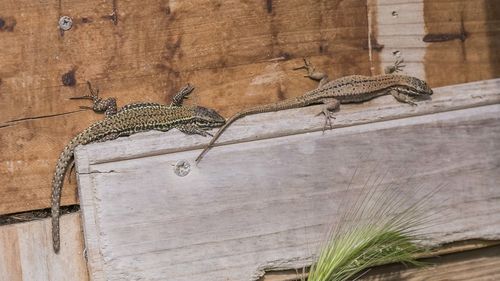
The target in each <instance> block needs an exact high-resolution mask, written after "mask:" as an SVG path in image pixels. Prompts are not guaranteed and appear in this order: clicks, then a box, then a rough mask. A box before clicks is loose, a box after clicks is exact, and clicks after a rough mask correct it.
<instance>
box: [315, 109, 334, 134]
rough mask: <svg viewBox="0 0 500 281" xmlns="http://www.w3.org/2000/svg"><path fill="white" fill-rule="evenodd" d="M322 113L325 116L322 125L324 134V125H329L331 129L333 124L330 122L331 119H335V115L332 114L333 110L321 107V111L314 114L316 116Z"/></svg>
mask: <svg viewBox="0 0 500 281" xmlns="http://www.w3.org/2000/svg"><path fill="white" fill-rule="evenodd" d="M322 114H323V115H324V116H325V124H324V125H323V135H324V134H325V131H326V127H327V126H328V127H330V130H332V129H333V124H332V120H335V119H336V118H335V116H334V115H333V112H332V111H330V110H328V109H326V108H325V109H323V111H321V112H320V113H318V114H316V116H319V115H322Z"/></svg>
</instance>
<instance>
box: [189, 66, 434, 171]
mask: <svg viewBox="0 0 500 281" xmlns="http://www.w3.org/2000/svg"><path fill="white" fill-rule="evenodd" d="M401 62H402V61H397V62H396V63H395V64H394V66H393V67H391V68H388V69H386V74H384V75H377V76H363V75H350V76H345V77H342V78H339V79H336V80H333V81H328V77H327V76H326V74H324V73H320V72H316V71H315V70H314V67H313V66H312V65H311V63H310V62H309V61H308V60H307V59H304V66H301V67H298V68H295V70H297V69H306V70H307V76H306V77H309V78H311V79H313V80H316V81H319V85H318V87H317V88H316V89H314V90H312V91H309V92H307V93H305V94H304V95H302V96H298V97H294V98H290V99H286V100H283V101H278V102H275V103H271V104H266V105H261V106H256V107H253V108H250V109H246V110H243V111H241V112H238V113H236V114H235V115H233V116H232V117H231V118H229V119H228V120H227V121H226V124H225V125H224V126H222V127H221V128H220V129H219V131H217V133H216V134H215V135H214V136H213V138H212V140H211V141H210V142H209V143H208V145H207V146H206V147H205V148H204V149H203V151H202V152H201V153H200V155H198V157H197V158H196V162H199V161H200V160H201V159H202V158H203V156H204V155H205V153H207V152H208V150H209V149H210V148H211V147H212V145H213V144H214V143H215V141H216V140H217V139H218V138H219V137H220V136H221V134H222V133H223V132H224V130H225V129H226V128H227V127H229V126H230V125H231V124H232V123H233V122H234V121H236V120H238V119H240V118H242V117H244V116H247V115H251V114H257V113H264V112H272V111H278V110H285V109H291V108H298V107H304V106H308V105H312V104H324V107H323V110H322V111H321V112H320V113H319V114H324V115H325V127H324V128H326V125H327V124H330V127H331V119H332V118H334V117H333V112H334V111H336V110H337V109H338V108H339V106H340V104H341V103H361V102H364V101H367V100H370V99H373V98H375V97H378V96H382V95H388V94H390V95H392V96H393V97H394V98H395V99H396V100H398V101H400V102H405V103H409V104H411V105H416V102H417V101H419V100H424V99H429V98H430V95H432V89H431V88H430V87H429V86H428V85H427V83H426V82H425V81H423V80H420V79H418V78H415V77H411V76H407V75H398V74H392V73H394V72H398V71H400V70H401V67H402V65H400V63H401ZM319 114H318V115H319Z"/></svg>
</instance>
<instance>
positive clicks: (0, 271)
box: [0, 213, 88, 281]
mask: <svg viewBox="0 0 500 281" xmlns="http://www.w3.org/2000/svg"><path fill="white" fill-rule="evenodd" d="M80 223H81V221H80V218H79V214H77V213H75V214H70V215H64V216H62V217H61V227H62V235H63V236H64V237H63V239H62V241H61V244H62V249H61V252H60V253H59V254H58V255H56V254H54V252H53V250H52V239H51V234H50V233H51V232H50V230H51V225H50V220H49V219H43V220H38V221H31V222H26V223H17V224H12V225H3V226H0V280H1V281H17V280H24V281H28V280H40V281H44V280H47V281H59V280H61V281H62V280H78V281H86V280H88V273H87V266H86V262H85V258H84V254H83V237H82V232H81V226H80Z"/></svg>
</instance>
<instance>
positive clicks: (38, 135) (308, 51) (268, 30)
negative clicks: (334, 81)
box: [0, 0, 370, 214]
mask: <svg viewBox="0 0 500 281" xmlns="http://www.w3.org/2000/svg"><path fill="white" fill-rule="evenodd" d="M0 6H1V11H0V20H1V21H0V22H2V26H1V27H0V50H2V51H1V52H0V62H1V63H0V64H1V67H0V96H1V101H2V102H0V143H2V145H1V146H0V197H1V198H2V200H1V202H0V214H7V213H15V212H21V211H26V210H33V209H43V208H47V207H49V204H50V200H49V198H50V181H51V177H52V173H53V169H54V166H55V162H56V159H57V156H58V155H59V153H60V151H61V150H62V148H63V147H64V145H65V144H66V143H67V142H68V141H69V139H70V138H71V137H72V136H74V135H75V134H76V133H77V132H79V131H81V130H82V129H83V128H85V127H86V126H88V125H89V124H90V122H92V121H95V120H98V119H101V118H102V116H97V115H95V114H93V113H91V112H81V111H79V109H78V106H79V105H81V104H82V101H70V100H69V97H72V96H78V95H82V94H84V93H87V90H86V86H85V81H87V80H90V81H92V82H93V83H94V85H95V86H99V87H100V88H101V94H102V95H103V96H106V97H107V96H115V97H117V98H118V102H119V104H121V105H123V104H125V103H129V102H133V101H155V102H168V101H169V98H170V96H171V95H172V94H173V93H174V92H175V91H177V90H178V88H180V87H181V86H182V85H184V84H186V83H188V82H190V83H192V84H194V85H195V86H197V90H196V91H195V92H194V94H193V96H192V98H191V101H190V102H195V103H199V104H203V105H205V106H208V107H214V108H216V109H217V110H219V111H220V112H221V113H222V114H224V115H226V116H228V115H230V114H233V113H234V112H236V111H238V110H240V109H242V108H246V107H248V106H253V105H257V104H264V103H268V102H271V101H276V100H280V99H284V98H288V97H292V96H297V95H300V94H302V93H303V92H304V91H306V90H307V89H310V88H311V87H313V85H314V83H313V82H312V81H308V80H307V79H304V78H303V77H302V75H303V73H300V72H297V71H293V70H292V69H293V67H296V66H298V65H300V64H301V63H302V62H301V58H302V57H304V56H307V57H312V59H313V61H314V62H315V63H316V64H317V66H318V67H319V68H322V69H325V70H326V71H327V72H328V73H329V75H330V76H331V77H339V76H343V75H346V74H353V73H358V74H369V73H370V70H369V66H370V64H369V62H368V55H367V51H366V46H367V44H366V38H367V35H366V34H367V21H366V2H365V0H350V1H340V0H336V1H323V2H322V3H321V4H319V5H318V3H317V2H316V1H310V0H289V1H243V0H228V1H211V0H185V1H167V0H145V1H142V2H136V1H96V0H94V1H75V0H66V1H57V0H49V1H31V0H21V1H7V0H0ZM113 13H115V14H116V15H117V17H116V21H113V17H112V16H111V15H112V14H113ZM61 15H68V16H71V17H72V18H73V21H74V26H73V28H72V29H70V30H69V31H67V32H65V33H64V36H61V34H60V31H59V30H58V28H57V21H58V19H59V17H60V16H61ZM235 18H237V19H238V21H234V19H235ZM332 61H334V62H335V65H333V66H332ZM188 102H189V101H188ZM74 190H75V185H74V183H73V184H68V183H66V188H65V189H64V191H63V196H62V204H63V205H66V204H74V203H75V202H77V200H76V196H75V192H74Z"/></svg>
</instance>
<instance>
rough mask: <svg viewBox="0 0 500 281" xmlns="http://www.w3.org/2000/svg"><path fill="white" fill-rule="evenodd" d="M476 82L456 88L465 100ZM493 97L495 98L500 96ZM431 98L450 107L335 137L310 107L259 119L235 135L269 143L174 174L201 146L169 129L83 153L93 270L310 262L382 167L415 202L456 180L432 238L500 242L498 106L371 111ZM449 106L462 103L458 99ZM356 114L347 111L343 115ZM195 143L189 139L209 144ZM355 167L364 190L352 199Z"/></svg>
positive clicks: (439, 198) (229, 151)
mask: <svg viewBox="0 0 500 281" xmlns="http://www.w3.org/2000/svg"><path fill="white" fill-rule="evenodd" d="M497 83H498V81H497V80H493V81H487V82H484V83H483V84H475V85H476V86H477V85H483V86H484V85H489V86H492V85H497ZM469 86H470V85H462V86H460V87H455V89H454V91H453V92H454V93H455V94H456V96H457V100H460V98H459V97H460V96H462V95H463V93H467V90H464V89H469ZM474 88H476V89H477V87H474ZM485 88H486V89H488V88H489V87H488V86H485ZM445 89H446V88H445ZM490 89H491V88H490ZM449 91H451V89H449ZM496 91H497V92H496V94H492V95H491V96H490V98H491V100H495V101H496V102H498V100H497V99H498V87H497V89H496ZM437 92H438V93H439V90H438V91H437ZM444 92H446V91H444ZM485 92H486V93H487V92H488V91H485ZM492 92H494V91H492ZM478 93H479V94H478V96H481V97H482V98H484V97H485V96H488V94H486V95H482V94H480V92H478ZM490 93H491V92H490ZM439 96H440V95H439V94H437V95H436V97H439ZM462 97H463V96H462ZM471 100H474V99H471ZM491 100H490V101H491ZM483 101H484V100H483ZM434 102H436V108H438V110H439V109H440V110H441V111H444V112H441V113H434V114H426V115H423V116H416V117H407V118H404V117H405V116H407V115H402V116H401V118H399V119H395V120H389V121H382V122H376V123H370V124H362V125H355V126H351V127H345V128H338V129H335V130H333V131H328V132H326V133H325V135H322V133H321V132H320V131H317V129H318V128H319V127H320V126H321V125H322V122H321V121H322V120H316V123H319V124H315V125H314V126H315V127H314V126H313V128H312V129H311V127H310V125H309V124H310V123H311V118H310V116H311V112H312V111H309V114H305V112H306V111H304V110H310V109H298V110H290V111H287V112H280V113H273V114H267V115H265V116H264V115H262V116H256V118H257V117H262V118H263V119H261V120H260V123H258V124H257V123H247V124H246V126H239V127H234V129H233V131H234V135H236V132H237V131H239V132H240V133H241V134H242V135H245V134H246V133H248V132H251V134H253V135H257V136H258V137H259V138H261V140H258V141H252V142H249V143H236V144H228V145H224V146H221V147H219V148H217V149H214V150H213V151H212V154H211V156H210V159H208V158H207V159H205V162H204V163H202V165H200V166H199V167H192V170H191V172H190V174H189V175H188V176H186V177H178V176H176V175H175V174H174V173H173V165H175V163H176V162H177V161H179V160H192V159H194V157H195V156H196V154H197V153H198V152H199V150H194V151H193V150H189V149H192V148H189V147H185V149H186V150H187V151H180V152H179V151H177V152H175V153H172V149H173V147H170V149H171V150H169V149H168V148H169V145H168V144H165V143H167V142H168V140H167V139H166V138H165V136H166V134H161V135H160V134H144V135H140V136H137V137H136V138H134V140H133V141H132V140H131V139H122V140H118V141H114V142H110V143H102V144H94V145H88V146H84V147H81V148H80V149H79V150H78V152H77V153H78V154H77V171H78V177H79V180H80V183H81V193H80V196H81V200H82V211H83V218H84V229H85V237H86V240H87V246H88V248H89V264H90V268H91V274H92V276H93V277H94V279H95V280H104V279H107V280H119V279H140V278H144V279H148V280H155V279H161V278H162V277H164V276H167V275H168V276H169V278H170V279H171V280H193V279H194V280H199V279H203V280H224V278H227V279H228V280H255V279H256V278H258V276H260V275H262V274H263V272H264V269H270V268H272V269H284V268H299V267H301V266H304V265H307V264H309V263H310V262H311V257H312V255H313V254H314V252H315V250H316V246H317V244H318V242H319V241H321V239H322V237H323V235H324V232H325V231H326V226H328V225H330V224H331V223H333V222H335V218H336V214H338V209H337V207H338V205H339V202H340V201H341V200H346V199H345V198H347V197H349V196H354V194H353V193H356V191H357V190H359V187H360V186H362V185H363V184H364V182H365V180H366V179H367V177H368V176H369V175H377V174H383V173H387V182H392V181H396V180H400V181H403V182H404V181H406V182H405V183H404V184H400V185H399V188H400V191H401V193H402V194H405V196H412V197H411V198H413V196H417V195H416V193H418V192H425V190H429V188H433V187H435V186H436V185H437V184H440V183H446V184H447V185H446V188H444V189H442V190H441V191H440V192H439V193H438V194H437V195H436V196H435V197H434V198H433V199H432V201H431V203H432V208H431V209H433V210H434V211H436V212H438V213H439V216H440V218H441V219H442V221H441V222H442V223H441V224H440V225H439V226H434V227H432V228H430V234H429V237H430V238H431V240H430V241H429V243H430V244H432V245H439V244H441V243H447V242H452V241H458V240H463V239H473V238H479V239H500V229H499V227H498V225H500V215H498V214H500V201H499V198H500V196H499V195H500V193H499V192H500V191H499V189H498V185H497V183H498V181H499V180H500V178H499V175H500V161H499V159H500V147H499V146H500V122H499V121H500V105H498V104H495V105H489V106H479V107H475V108H469V109H461V110H452V111H447V110H446V109H447V107H446V105H445V104H441V105H442V106H439V99H438V100H435V101H433V102H431V103H429V104H427V105H422V106H419V107H416V108H409V107H404V106H403V105H398V106H401V108H399V109H398V110H395V108H398V106H395V107H389V108H384V109H380V110H378V111H377V110H376V109H375V107H373V108H372V110H373V111H376V112H378V114H380V115H382V116H391V115H390V114H388V115H385V114H386V112H385V111H389V112H399V113H401V112H405V111H410V110H423V111H424V112H425V110H426V109H425V106H428V107H430V108H432V107H433V103H434ZM459 103H460V102H459ZM447 105H448V106H450V107H449V108H448V109H450V110H451V109H456V108H454V107H453V102H450V103H448V104H447ZM421 107H423V109H422V108H421ZM465 107H468V105H467V106H465ZM419 108H421V109H419ZM349 114H351V113H345V111H342V112H341V113H339V115H338V118H337V120H339V119H340V120H342V118H344V117H345V116H344V115H349ZM372 114H373V113H370V111H368V113H366V115H364V114H363V112H358V115H357V118H355V116H356V115H350V117H351V119H350V122H353V123H354V124H359V123H363V122H360V121H361V120H365V119H364V118H368V117H367V116H373V115H372ZM248 119H250V118H248ZM264 119H266V120H264ZM344 120H346V119H344ZM372 120H373V118H372ZM340 122H342V121H340ZM344 122H347V121H344ZM275 124H281V126H283V124H287V130H288V132H289V133H290V132H294V133H293V134H292V135H288V136H286V137H273V138H269V135H267V136H262V135H260V133H261V132H263V131H266V130H267V131H270V135H275V136H276V135H280V134H279V133H274V134H273V131H274V130H276V127H275ZM301 128H307V129H308V130H310V131H308V132H307V133H304V132H303V131H300V129H301ZM278 131H279V130H278ZM282 132H283V131H282ZM283 133H284V132H283ZM171 135H173V134H171ZM234 135H233V136H234ZM243 138H245V137H243ZM262 138H264V139H262ZM146 139H149V141H150V143H156V145H153V146H151V147H152V151H151V152H149V153H148V152H145V151H144V150H142V149H138V148H137V147H136V146H143V145H144V144H145V143H148V142H147V141H146ZM153 140H154V141H153ZM238 140H240V139H238ZM184 141H185V142H186V145H192V144H193V143H195V144H196V143H199V141H200V138H196V137H193V138H190V139H187V140H186V139H184V138H183V142H184ZM177 142H178V139H177ZM160 143H161V145H160ZM104 151H106V153H105V156H104V157H103V156H101V157H97V155H99V154H102V153H103V152H104ZM95 158H99V159H98V161H95V160H96V159H95ZM106 158H107V159H108V160H106ZM356 167H358V168H359V169H360V171H359V172H358V176H357V177H355V178H354V182H353V187H352V190H351V191H352V192H353V193H349V192H347V193H346V192H344V191H345V189H346V187H347V183H348V182H349V180H350V179H351V176H352V173H353V171H354V169H355V168H356ZM416 185H422V186H424V187H425V188H423V189H419V190H416V189H415V186H416ZM342 198H344V199H342ZM464 210H467V212H465V211H464ZM130 264H134V268H132V269H131V268H130Z"/></svg>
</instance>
